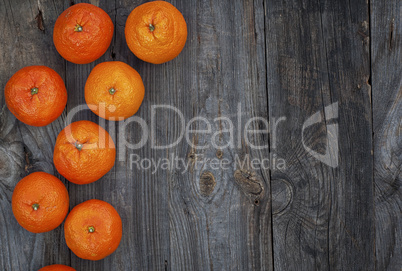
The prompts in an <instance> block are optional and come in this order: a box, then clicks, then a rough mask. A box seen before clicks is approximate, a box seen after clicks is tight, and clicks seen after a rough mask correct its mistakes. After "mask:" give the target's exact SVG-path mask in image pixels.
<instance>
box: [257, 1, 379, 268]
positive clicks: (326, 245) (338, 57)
mask: <svg viewBox="0 0 402 271" xmlns="http://www.w3.org/2000/svg"><path fill="white" fill-rule="evenodd" d="M265 7H266V42H267V59H268V61H267V77H268V79H267V80H268V94H269V95H268V97H269V99H268V100H269V117H270V120H274V118H275V120H277V119H278V118H279V117H281V116H285V117H286V118H287V119H286V120H285V121H283V122H281V123H280V124H279V125H278V128H277V129H278V137H277V140H276V148H273V147H272V146H271V153H275V154H277V155H278V156H279V157H283V158H284V159H285V160H286V170H278V169H273V171H272V180H273V181H276V182H278V181H279V183H281V182H284V184H282V188H280V189H279V191H280V192H283V193H284V194H285V195H286V196H281V198H284V199H287V201H288V203H286V202H285V203H283V204H280V205H279V206H285V208H283V207H282V208H283V210H282V211H280V212H278V213H273V246H274V247H273V250H274V266H275V269H277V270H328V269H330V268H331V269H336V270H373V268H374V251H373V250H374V227H373V202H372V200H373V188H372V187H373V182H372V181H373V177H372V157H371V150H372V144H371V138H370V136H369V135H370V134H371V106H370V86H369V85H368V83H367V81H368V79H369V75H370V69H369V67H370V66H369V49H368V48H369V44H368V39H365V38H366V37H367V36H368V35H369V34H368V30H369V29H368V6H367V2H366V1H360V0H359V1H326V0H323V1H310V0H304V1H293V0H287V1H265ZM336 103H337V104H336ZM331 104H333V105H334V107H333V109H334V110H333V111H332V112H330V110H328V109H330V108H328V107H327V106H329V105H331ZM336 105H339V108H338V107H337V106H336ZM325 109H326V111H325ZM337 109H339V110H337ZM316 112H318V113H317V115H316V117H317V118H316V119H312V123H307V122H306V121H307V120H308V119H309V117H311V116H313V115H314V114H315V113H316ZM330 113H332V114H330ZM331 119H332V120H331ZM310 120H311V119H310ZM313 120H314V121H313ZM314 122H315V124H314V125H310V126H309V127H307V126H306V127H305V129H304V128H303V127H304V126H303V125H307V124H313V123H314ZM336 124H337V125H338V126H337V127H338V129H339V133H338V132H337V130H336V129H337V128H336V126H335V125H336ZM303 136H304V141H303ZM327 138H328V140H331V139H333V140H334V142H332V143H330V144H329V145H328V143H327ZM272 141H273V140H271V142H272ZM337 144H339V145H338V146H337ZM305 146H308V147H309V148H310V149H312V150H310V151H307V149H306V147H305ZM328 146H332V147H333V149H332V151H331V150H330V149H329V148H328ZM337 149H339V165H338V166H337V165H336V164H337V163H336V162H337V157H338V153H337V152H336V150H337ZM313 151H315V152H316V153H314V152H313ZM326 152H327V153H328V154H329V157H328V158H329V159H328V160H327V161H326V162H327V163H326V164H325V163H323V162H320V161H319V160H317V159H316V158H315V157H319V154H321V155H324V154H325V153H326ZM312 154H314V155H315V157H313V155H312ZM322 158H324V157H322V156H321V157H320V159H322ZM321 161H322V160H321ZM331 163H333V165H332V166H329V164H331ZM278 186H279V185H278ZM273 192H274V191H273ZM286 204H288V205H286ZM286 206H287V207H286Z"/></svg>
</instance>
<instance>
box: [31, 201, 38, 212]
mask: <svg viewBox="0 0 402 271" xmlns="http://www.w3.org/2000/svg"><path fill="white" fill-rule="evenodd" d="M32 209H34V211H36V210H38V209H39V204H37V203H34V204H32Z"/></svg>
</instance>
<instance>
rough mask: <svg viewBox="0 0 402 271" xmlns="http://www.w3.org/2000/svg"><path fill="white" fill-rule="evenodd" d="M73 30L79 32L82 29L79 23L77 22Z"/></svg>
mask: <svg viewBox="0 0 402 271" xmlns="http://www.w3.org/2000/svg"><path fill="white" fill-rule="evenodd" d="M74 31H75V32H81V31H82V26H80V25H79V24H77V25H76V26H75V28H74Z"/></svg>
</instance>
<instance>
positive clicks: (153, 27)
mask: <svg viewBox="0 0 402 271" xmlns="http://www.w3.org/2000/svg"><path fill="white" fill-rule="evenodd" d="M149 30H150V31H151V32H152V31H154V30H155V26H153V25H152V24H149Z"/></svg>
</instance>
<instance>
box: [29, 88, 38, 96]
mask: <svg viewBox="0 0 402 271" xmlns="http://www.w3.org/2000/svg"><path fill="white" fill-rule="evenodd" d="M38 92H39V89H38V88H37V87H34V88H31V94H32V95H35V94H38Z"/></svg>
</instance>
